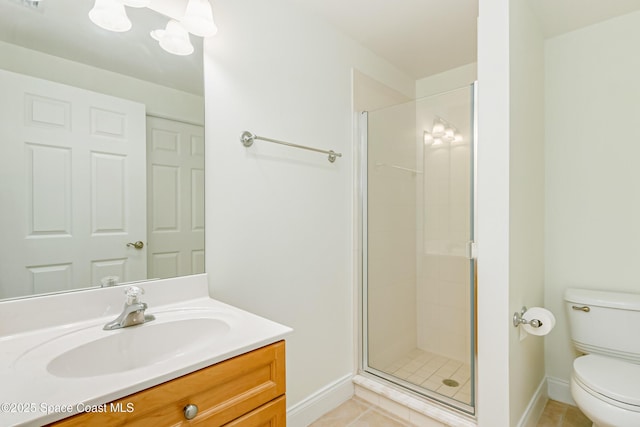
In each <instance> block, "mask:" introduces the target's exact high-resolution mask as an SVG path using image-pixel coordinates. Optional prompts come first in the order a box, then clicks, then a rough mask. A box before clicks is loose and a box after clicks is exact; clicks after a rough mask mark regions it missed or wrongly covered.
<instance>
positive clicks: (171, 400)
mask: <svg viewBox="0 0 640 427" xmlns="http://www.w3.org/2000/svg"><path fill="white" fill-rule="evenodd" d="M285 385H286V384H285V344H284V341H280V342H277V343H275V344H271V345H268V346H266V347H262V348H259V349H257V350H254V351H252V352H249V353H246V354H243V355H241V356H237V357H234V358H232V359H229V360H225V361H224V362H220V363H218V364H216V365H213V366H210V367H208V368H204V369H201V370H199V371H196V372H193V373H191V374H188V375H185V376H183V377H180V378H177V379H175V380H173V381H169V382H166V383H164V384H160V385H157V386H155V387H152V388H149V389H147V390H143V391H141V392H139V393H136V394H133V395H131V396H127V397H124V398H122V399H119V400H116V401H115V402H112V403H110V404H107V406H109V407H116V408H117V407H119V408H133V410H132V411H131V412H128V413H127V412H106V413H87V414H80V415H76V416H73V417H71V418H67V419H65V420H62V421H59V422H57V423H54V424H52V425H53V426H56V427H87V426H99V427H111V426H127V427H165V426H166V427H174V426H186V425H193V424H196V425H197V424H200V425H206V426H212V427H214V426H215V427H217V426H223V425H225V424H227V423H229V422H231V421H233V420H235V419H237V418H239V417H242V416H244V415H245V414H248V413H250V412H251V411H253V410H254V409H256V408H258V407H260V406H262V405H265V404H270V403H272V402H273V401H274V399H276V398H279V397H281V396H282V397H284V393H285ZM283 401H284V399H283ZM190 404H192V405H196V406H197V407H198V415H197V416H196V417H195V418H193V419H192V420H187V419H186V418H185V416H184V408H185V407H186V406H187V405H190ZM279 405H282V404H279ZM279 407H280V406H278V408H279ZM265 414H267V412H265ZM282 414H283V415H282V416H281V417H280V418H282V417H284V412H283V413H282ZM264 416H266V415H264ZM256 417H257V418H252V419H253V420H259V419H262V418H260V417H261V416H258V415H256ZM278 419H279V418H278ZM281 422H283V421H281ZM242 425H244V424H242ZM246 425H247V426H249V425H256V426H258V425H260V426H261V425H263V424H246ZM266 425H267V426H270V425H275V424H269V423H267V424H266ZM277 425H284V424H277Z"/></svg>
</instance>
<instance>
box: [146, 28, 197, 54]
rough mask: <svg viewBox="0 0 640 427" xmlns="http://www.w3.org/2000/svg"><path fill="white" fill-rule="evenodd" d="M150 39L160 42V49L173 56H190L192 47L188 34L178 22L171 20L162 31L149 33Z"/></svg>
mask: <svg viewBox="0 0 640 427" xmlns="http://www.w3.org/2000/svg"><path fill="white" fill-rule="evenodd" d="M151 37H153V38H154V39H156V40H158V41H159V42H160V47H161V48H163V49H164V50H166V51H167V52H169V53H172V54H174V55H180V56H184V55H191V54H192V53H193V50H194V49H193V45H192V44H191V40H189V33H188V32H187V30H185V29H184V27H183V26H182V25H180V23H179V22H178V21H175V20H173V19H172V20H171V21H169V22H168V23H167V27H166V28H165V29H164V30H154V31H151Z"/></svg>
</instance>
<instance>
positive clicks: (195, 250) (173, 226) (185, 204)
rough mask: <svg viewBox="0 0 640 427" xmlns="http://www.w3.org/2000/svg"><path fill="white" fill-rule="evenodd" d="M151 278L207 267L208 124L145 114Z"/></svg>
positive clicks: (181, 273)
mask: <svg viewBox="0 0 640 427" xmlns="http://www.w3.org/2000/svg"><path fill="white" fill-rule="evenodd" d="M147 174H148V178H147V182H148V188H147V191H148V193H149V200H148V202H147V210H148V212H149V218H148V239H149V247H148V266H149V277H150V278H167V277H175V276H184V275H188V274H197V273H203V272H204V128H203V127H202V126H196V125H191V124H187V123H183V122H178V121H173V120H167V119H162V118H157V117H148V118H147Z"/></svg>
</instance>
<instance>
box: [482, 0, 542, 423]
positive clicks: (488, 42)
mask: <svg viewBox="0 0 640 427" xmlns="http://www.w3.org/2000/svg"><path fill="white" fill-rule="evenodd" d="M478 80H479V82H480V83H479V112H478V114H479V129H478V132H479V139H478V325H479V340H478V358H479V361H478V369H479V391H478V399H479V404H478V415H479V421H480V425H481V426H515V425H530V424H534V423H535V421H536V415H537V414H538V411H540V410H541V409H542V408H541V406H542V405H543V404H544V396H541V399H540V400H538V401H535V400H534V398H535V397H536V391H537V390H538V386H539V385H540V384H541V383H542V380H543V379H544V361H543V358H542V357H541V355H542V348H543V347H542V346H543V343H542V341H541V340H540V339H539V338H535V337H528V338H526V339H525V340H524V341H520V339H519V331H518V330H517V329H516V328H514V327H513V325H512V324H511V321H510V320H511V316H512V313H513V312H514V311H517V310H519V309H520V307H521V306H522V305H523V304H526V305H529V306H531V305H538V304H541V303H542V302H543V292H544V285H543V280H542V279H543V275H544V264H543V230H544V221H543V214H542V212H543V204H544V192H543V190H544V156H543V146H544V144H543V133H542V129H543V126H544V120H543V119H544V114H543V112H544V110H543V106H544V104H543V98H542V96H543V88H544V74H543V39H542V35H541V32H540V30H539V28H538V24H537V21H536V19H535V17H534V15H533V14H532V13H531V12H530V10H529V8H528V5H527V3H526V0H515V1H514V0H511V1H509V0H480V18H479V52H478ZM530 404H531V406H529V405H530ZM534 425H535V424H534Z"/></svg>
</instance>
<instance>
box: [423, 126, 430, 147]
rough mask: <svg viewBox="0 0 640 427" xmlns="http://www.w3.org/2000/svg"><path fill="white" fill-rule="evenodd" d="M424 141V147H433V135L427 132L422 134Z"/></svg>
mask: <svg viewBox="0 0 640 427" xmlns="http://www.w3.org/2000/svg"><path fill="white" fill-rule="evenodd" d="M422 140H423V141H424V145H431V144H433V135H431V134H430V133H429V132H427V131H426V130H425V131H424V133H423V134H422Z"/></svg>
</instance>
